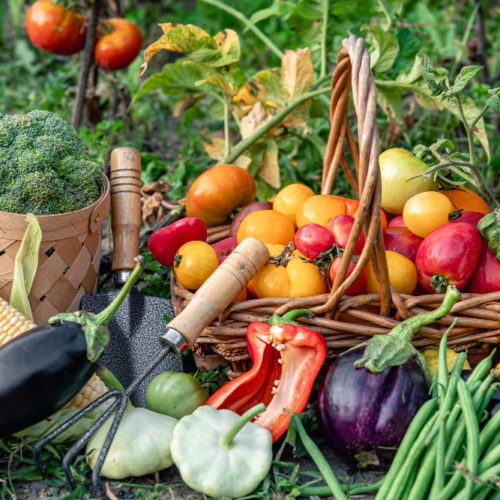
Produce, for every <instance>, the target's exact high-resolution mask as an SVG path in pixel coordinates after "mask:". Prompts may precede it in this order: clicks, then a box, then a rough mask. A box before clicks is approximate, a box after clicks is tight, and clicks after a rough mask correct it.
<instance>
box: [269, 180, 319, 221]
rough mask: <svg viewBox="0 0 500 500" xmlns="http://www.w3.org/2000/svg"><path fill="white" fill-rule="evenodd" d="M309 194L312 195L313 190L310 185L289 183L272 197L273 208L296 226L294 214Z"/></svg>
mask: <svg viewBox="0 0 500 500" xmlns="http://www.w3.org/2000/svg"><path fill="white" fill-rule="evenodd" d="M311 196H314V191H313V190H312V189H311V188H310V187H308V186H306V185H304V184H289V185H288V186H286V187H284V188H283V189H282V190H281V191H280V192H279V193H278V194H277V195H276V196H275V197H274V201H273V209H274V210H277V211H278V212H281V213H282V214H285V215H286V216H287V217H288V218H289V219H290V220H291V221H292V223H293V225H294V226H295V227H297V221H296V214H297V212H298V210H299V209H300V208H301V207H302V205H303V204H304V202H305V201H306V200H307V199H308V198H310V197H311Z"/></svg>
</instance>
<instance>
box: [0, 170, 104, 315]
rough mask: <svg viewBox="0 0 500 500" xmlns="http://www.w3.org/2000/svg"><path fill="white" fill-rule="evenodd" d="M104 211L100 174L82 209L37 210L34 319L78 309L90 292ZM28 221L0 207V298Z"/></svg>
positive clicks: (9, 286)
mask: <svg viewBox="0 0 500 500" xmlns="http://www.w3.org/2000/svg"><path fill="white" fill-rule="evenodd" d="M108 212H109V181H108V178H107V177H106V176H103V184H102V187H101V196H100V198H99V199H98V200H97V201H96V202H95V203H93V204H92V205H89V206H88V207H86V208H83V209H81V210H77V211H75V212H67V213H64V214H57V215H39V216H37V219H38V222H39V223H40V227H41V229H42V243H41V245H40V253H39V258H38V270H37V273H36V276H35V279H34V281H33V286H32V288H31V292H30V294H29V301H30V305H31V309H32V311H33V318H34V322H35V323H37V324H41V323H45V322H46V321H47V320H48V319H49V318H50V317H51V316H53V315H54V314H57V313H59V312H66V311H74V310H76V309H78V307H79V305H80V300H81V298H82V297H83V295H84V294H86V293H93V292H94V291H95V288H96V284H97V277H98V274H99V263H100V260H101V255H100V247H101V236H102V225H103V222H104V221H105V220H106V217H107V215H108ZM27 226H28V223H27V222H26V217H25V215H23V214H13V213H9V212H0V297H2V298H3V299H5V300H7V301H8V300H9V298H10V292H11V289H12V280H13V273H14V260H15V257H16V254H17V251H18V250H19V247H20V245H21V241H22V239H23V236H24V232H25V231H26V228H27Z"/></svg>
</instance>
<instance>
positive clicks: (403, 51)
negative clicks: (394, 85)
mask: <svg viewBox="0 0 500 500" xmlns="http://www.w3.org/2000/svg"><path fill="white" fill-rule="evenodd" d="M396 39H397V41H398V45H399V49H400V50H399V53H398V57H397V58H396V60H395V61H394V73H395V74H398V73H399V72H400V71H402V70H404V69H405V68H408V67H409V66H410V65H411V64H412V63H413V61H414V60H415V57H416V55H417V53H418V51H419V50H420V47H421V41H420V39H419V38H418V37H417V36H415V34H414V33H413V31H412V30H410V29H409V28H401V29H399V30H398V31H397V33H396Z"/></svg>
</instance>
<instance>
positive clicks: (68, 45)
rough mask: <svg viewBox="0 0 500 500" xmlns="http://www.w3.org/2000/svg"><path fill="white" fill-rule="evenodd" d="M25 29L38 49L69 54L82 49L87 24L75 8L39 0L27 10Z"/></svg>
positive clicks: (47, 0) (64, 54)
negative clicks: (73, 9) (71, 8)
mask: <svg viewBox="0 0 500 500" xmlns="http://www.w3.org/2000/svg"><path fill="white" fill-rule="evenodd" d="M26 31H27V32H28V36H29V38H30V40H31V41H32V43H33V45H35V46H36V47H38V48H39V49H42V50H45V51H46V52H51V53H52V54H58V55H62V56H70V55H72V54H76V53H77V52H80V50H82V49H83V46H84V45H85V35H86V34H87V27H86V25H85V20H84V18H83V16H82V15H81V14H79V13H78V12H72V11H70V10H68V9H66V8H65V7H63V6H62V5H61V4H56V3H53V2H51V1H50V0H38V1H37V2H35V3H34V4H33V5H31V7H30V8H29V9H28V13H27V14H26Z"/></svg>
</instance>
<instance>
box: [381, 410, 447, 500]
mask: <svg viewBox="0 0 500 500" xmlns="http://www.w3.org/2000/svg"><path fill="white" fill-rule="evenodd" d="M438 417H439V414H438V413H435V414H434V415H432V416H431V417H430V419H429V421H428V422H427V423H426V424H425V426H424V428H423V429H422V432H421V433H420V435H419V436H418V438H417V439H416V441H415V442H414V443H413V446H412V447H411V449H410V450H409V452H408V455H407V457H406V460H405V461H404V463H403V465H402V466H401V468H400V469H399V472H398V473H397V475H396V477H395V478H394V481H393V483H392V485H391V486H390V488H389V492H388V494H387V496H385V497H380V498H390V499H393V498H400V493H401V491H404V490H405V487H406V482H407V480H408V479H409V477H410V476H411V470H412V469H413V467H414V465H415V463H416V462H417V460H418V459H419V458H420V456H421V455H422V453H423V452H424V451H425V449H426V447H427V445H426V442H427V440H428V437H429V435H430V433H431V432H432V430H433V429H434V428H437V421H438ZM430 441H432V440H430Z"/></svg>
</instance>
